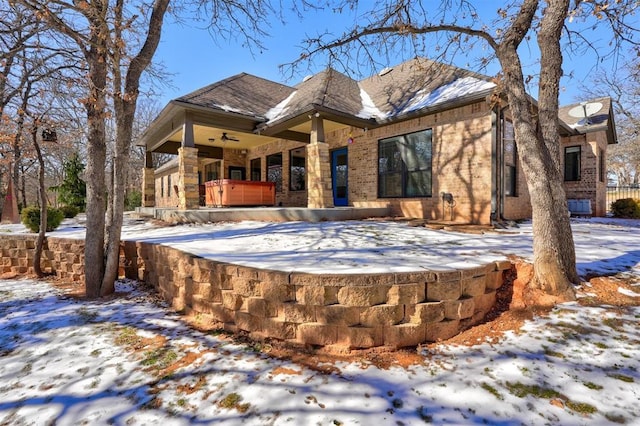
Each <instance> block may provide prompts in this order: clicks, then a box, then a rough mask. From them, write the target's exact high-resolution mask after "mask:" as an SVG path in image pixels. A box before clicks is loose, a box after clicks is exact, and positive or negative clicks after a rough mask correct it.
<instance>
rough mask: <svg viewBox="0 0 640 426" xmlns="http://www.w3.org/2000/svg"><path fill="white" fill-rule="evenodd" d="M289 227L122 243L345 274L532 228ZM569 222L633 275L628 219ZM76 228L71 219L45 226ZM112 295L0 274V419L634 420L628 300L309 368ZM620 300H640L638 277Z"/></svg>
mask: <svg viewBox="0 0 640 426" xmlns="http://www.w3.org/2000/svg"><path fill="white" fill-rule="evenodd" d="M286 225H287V224H264V223H241V224H230V223H227V224H219V225H203V226H178V227H166V228H157V227H152V226H150V225H149V224H148V223H142V222H139V223H135V222H133V223H131V224H130V225H128V226H127V229H126V231H125V238H131V239H133V238H143V239H146V240H147V241H156V242H158V243H162V244H170V245H174V246H176V247H181V248H183V249H185V250H188V251H191V252H194V253H196V254H202V255H206V256H208V257H214V258H218V259H220V260H225V261H229V262H236V263H244V264H251V265H254V266H263V267H270V268H273V267H274V265H278V266H279V267H282V268H285V269H286V270H313V271H318V270H321V271H323V272H328V271H341V272H344V273H347V272H349V271H354V272H355V271H357V272H363V271H364V270H403V269H401V268H409V267H411V268H424V267H432V266H433V267H435V266H437V267H439V269H440V268H443V267H447V266H453V265H457V264H460V263H462V264H473V263H474V262H483V261H485V260H487V259H492V258H493V259H496V258H500V257H502V256H505V255H507V254H517V255H521V256H523V257H529V256H531V249H530V244H531V240H530V239H531V235H530V231H531V230H530V226H529V225H527V224H525V225H523V226H521V227H520V228H517V229H512V230H509V232H508V233H507V232H505V233H501V234H489V235H484V236H478V235H468V234H457V233H446V232H441V231H432V230H426V229H422V228H411V227H408V226H406V225H404V224H400V223H395V224H389V223H386V224H384V226H382V225H380V224H379V223H378V222H358V223H331V222H326V223H320V224H302V223H293V224H288V226H286ZM573 226H574V236H575V240H576V247H577V256H578V264H579V268H580V272H581V273H582V274H586V273H588V272H594V271H597V272H600V273H605V272H607V273H613V272H622V273H624V274H625V275H626V276H628V277H630V278H632V281H633V279H635V281H636V282H638V281H640V269H639V268H640V232H638V231H639V228H640V222H639V221H624V222H623V221H614V220H608V219H592V220H576V221H574V223H573ZM0 232H23V231H22V230H21V229H20V228H19V227H11V226H4V225H2V226H0ZM83 233H84V230H83V229H81V228H77V227H76V225H73V224H67V226H66V227H65V228H63V229H61V230H59V231H57V232H56V233H54V234H59V235H61V236H63V235H64V236H72V235H76V236H79V237H82V235H83ZM391 237H393V238H391ZM0 238H1V237H0ZM342 251H346V252H347V254H343V253H341V252H342ZM314 253H315V254H316V255H317V256H316V257H315V258H314V256H313V254H314ZM402 256H406V257H402ZM395 268H397V269H395ZM117 290H118V291H119V292H121V294H120V295H119V297H117V298H114V299H110V300H103V301H83V300H75V299H71V298H68V297H65V296H64V294H63V292H62V290H60V289H57V288H55V287H53V286H51V285H50V284H48V283H46V282H37V281H31V280H15V279H8V280H0V425H4V424H10V425H23V424H29V425H31V424H33V425H41V424H56V425H77V424H90V425H96V424H98V425H99V424H122V425H124V424H127V425H148V424H158V425H183V424H184V425H186V424H248V425H265V424H276V425H315V424H321V425H325V424H326V425H351V424H360V425H367V424H368V425H386V424H389V425H399V424H400V425H401V424H404V425H414V424H415V425H419V424H428V423H433V424H499V425H519V424H532V425H537V424H556V425H583V424H621V423H624V424H640V405H638V400H639V399H640V371H639V368H640V361H639V360H638V355H639V354H638V348H639V347H640V328H638V322H639V321H640V308H639V307H637V306H636V307H624V308H618V307H611V306H599V307H583V306H580V305H578V304H563V305H560V306H559V307H557V308H556V309H554V310H553V311H552V312H551V313H550V315H548V316H546V317H542V318H536V319H535V320H533V321H529V322H527V323H526V325H525V326H524V328H523V329H521V330H520V331H519V332H517V333H515V332H509V333H507V334H506V335H505V336H504V338H503V339H502V340H501V341H499V342H497V343H496V342H489V341H487V342H484V343H480V344H478V345H475V346H472V347H467V346H453V345H440V346H438V347H437V350H430V351H429V352H426V351H425V352H421V353H420V355H421V356H420V358H419V362H418V363H416V364H414V365H410V366H404V367H403V366H400V365H396V366H392V367H390V368H389V369H381V368H379V367H376V366H375V365H373V364H372V363H371V362H369V361H367V360H366V359H362V360H360V361H352V362H345V361H340V360H337V361H335V362H332V363H326V362H320V363H319V364H318V365H317V366H316V367H315V368H311V367H310V366H304V365H303V364H300V363H297V362H294V361H289V360H282V359H276V358H274V357H270V356H269V352H270V347H269V345H263V344H257V343H256V344H240V343H237V342H234V341H233V340H231V339H229V338H228V337H225V336H223V335H219V334H217V333H204V332H198V331H194V330H193V329H191V328H189V327H188V326H187V325H186V323H185V322H184V321H183V318H181V317H180V316H179V315H178V314H176V313H173V312H171V311H170V310H169V309H168V308H166V307H164V305H162V304H161V303H159V302H158V301H157V300H155V298H154V297H153V294H152V293H151V292H149V291H148V290H146V289H145V288H143V287H141V286H140V285H139V284H137V283H134V282H119V283H118V285H117ZM586 290H588V289H586ZM623 294H627V295H628V296H631V297H639V299H640V287H637V286H634V287H633V289H632V290H629V289H627V290H623Z"/></svg>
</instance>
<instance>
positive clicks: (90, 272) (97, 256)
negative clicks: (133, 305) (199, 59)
mask: <svg viewBox="0 0 640 426" xmlns="http://www.w3.org/2000/svg"><path fill="white" fill-rule="evenodd" d="M98 12H101V13H102V14H104V15H106V6H105V9H104V10H102V11H98ZM96 22H100V23H102V26H97V27H95V28H93V29H92V43H91V48H90V50H89V51H88V52H86V58H87V65H88V66H89V81H90V88H89V98H88V100H87V102H86V104H85V108H86V110H87V124H88V127H89V131H88V137H87V169H86V177H87V180H86V181H87V208H86V214H87V225H86V229H87V231H86V238H85V250H84V274H85V289H86V294H87V297H88V298H97V297H100V295H101V293H102V292H101V287H102V278H103V276H104V270H105V267H104V264H105V245H104V244H105V240H104V229H105V209H106V205H105V201H106V200H105V189H104V185H105V170H104V167H105V159H106V155H107V149H106V142H105V141H106V132H105V111H106V85H107V63H106V60H105V57H106V52H107V46H106V36H107V35H108V29H106V23H105V22H104V21H100V20H99V19H96Z"/></svg>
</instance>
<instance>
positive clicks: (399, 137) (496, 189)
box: [139, 58, 616, 224]
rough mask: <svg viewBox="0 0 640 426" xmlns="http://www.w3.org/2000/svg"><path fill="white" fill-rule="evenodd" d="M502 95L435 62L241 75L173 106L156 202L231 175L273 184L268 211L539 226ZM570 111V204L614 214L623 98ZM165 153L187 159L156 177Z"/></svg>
mask: <svg viewBox="0 0 640 426" xmlns="http://www.w3.org/2000/svg"><path fill="white" fill-rule="evenodd" d="M495 90H496V85H495V84H494V82H493V81H492V80H491V78H489V77H487V76H484V75H480V74H476V73H473V72H470V71H468V70H464V69H460V68H457V67H454V66H451V65H445V64H441V63H437V62H433V61H430V60H428V59H423V58H416V59H412V60H409V61H407V62H404V63H402V64H400V65H397V66H394V67H392V68H385V69H383V70H382V71H380V72H379V73H378V74H377V75H373V76H371V77H369V78H366V79H364V80H360V81H357V80H354V79H352V78H350V77H348V76H346V75H344V74H342V73H339V72H337V71H335V70H333V69H327V70H325V71H322V72H320V73H318V74H315V75H312V76H309V77H307V78H305V79H304V81H302V82H301V83H299V84H298V85H296V86H287V85H284V84H280V83H277V82H273V81H269V80H266V79H263V78H260V77H256V76H253V75H249V74H245V73H242V74H238V75H235V76H232V77H229V78H227V79H225V80H222V81H219V82H217V83H214V84H211V85H209V86H206V87H203V88H202V89H199V90H197V91H195V92H193V93H190V94H187V95H185V96H182V97H180V98H177V99H175V100H173V101H171V102H169V104H168V105H167V106H166V107H165V108H164V109H163V110H162V112H161V113H160V115H159V116H158V117H157V118H156V120H155V121H154V122H153V123H152V124H151V125H150V127H149V128H148V129H147V131H146V132H145V134H144V135H143V136H142V138H141V140H140V142H139V144H140V145H142V146H145V147H146V153H147V155H146V164H145V169H144V184H143V185H144V191H143V194H144V197H143V204H144V206H146V207H153V206H155V207H173V208H178V209H197V208H201V207H203V206H207V205H208V206H213V205H215V204H216V203H213V202H212V201H211V200H210V199H209V195H208V193H206V187H207V185H209V184H211V185H213V184H214V183H215V182H219V181H221V180H227V182H231V183H232V186H233V188H234V189H232V187H231V186H230V187H228V188H227V187H225V189H224V190H225V191H227V190H228V191H231V190H238V188H240V187H241V186H243V185H244V186H246V187H247V188H249V189H252V183H253V182H272V187H273V190H274V194H273V196H274V198H273V199H271V200H270V201H268V202H267V203H266V204H275V205H280V206H285V207H289V206H290V207H309V208H332V207H334V206H353V207H376V206H390V207H391V209H392V212H393V213H394V214H396V215H400V216H405V217H411V218H423V219H428V220H446V221H456V222H467V223H475V224H488V223H491V222H492V221H493V220H501V219H507V220H516V219H524V218H529V217H531V204H530V201H529V196H528V191H527V186H526V183H525V180H524V176H523V173H521V167H520V163H519V162H520V159H519V157H518V152H517V149H516V146H515V141H514V133H513V125H512V123H511V119H510V112H509V108H508V106H505V104H504V103H502V105H499V104H500V103H496V102H494V101H493V100H494V98H495V94H494V91H495ZM492 95H494V96H492ZM532 105H533V106H534V107H535V103H534V102H533V101H532ZM559 115H560V124H561V125H560V128H559V132H560V135H561V140H562V142H561V143H562V147H561V150H560V151H561V156H562V158H561V159H560V164H561V167H562V169H563V170H564V180H565V182H564V183H565V188H566V191H567V196H568V198H570V199H572V200H575V201H580V203H579V204H575V203H574V205H579V206H581V207H580V208H581V209H583V210H585V209H586V207H585V206H588V207H589V209H591V213H592V214H594V215H598V216H601V215H604V214H605V211H606V206H605V192H606V179H605V177H606V169H605V159H606V150H607V146H608V145H609V144H612V143H616V134H615V127H614V120H613V113H612V108H611V101H610V99H608V98H600V99H594V100H591V101H589V102H588V103H582V104H576V105H569V106H567V107H563V108H561V110H560V112H559ZM153 153H161V154H173V155H177V157H175V158H174V160H173V161H172V162H169V163H166V164H165V165H163V166H162V167H160V168H157V169H156V168H154V162H153V156H152V154H153ZM239 181H242V182H239ZM207 182H209V184H207ZM234 183H238V185H237V186H236V185H235V184H234ZM241 183H242V185H241ZM216 188H219V190H220V191H222V189H221V188H222V187H221V186H217V187H216ZM260 204H262V202H260ZM583 213H585V212H583Z"/></svg>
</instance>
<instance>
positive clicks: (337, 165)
mask: <svg viewBox="0 0 640 426" xmlns="http://www.w3.org/2000/svg"><path fill="white" fill-rule="evenodd" d="M348 169H349V161H348V157H347V148H341V149H337V150H335V151H333V152H332V153H331V182H332V186H333V205H334V206H348V205H349V199H348V195H347V194H348V193H349V191H348V182H349V179H348V174H349V171H348Z"/></svg>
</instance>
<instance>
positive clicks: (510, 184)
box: [504, 165, 516, 197]
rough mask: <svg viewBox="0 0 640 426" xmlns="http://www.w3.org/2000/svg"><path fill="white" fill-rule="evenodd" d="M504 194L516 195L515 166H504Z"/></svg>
mask: <svg viewBox="0 0 640 426" xmlns="http://www.w3.org/2000/svg"><path fill="white" fill-rule="evenodd" d="M504 195H507V196H510V197H515V196H516V168H515V166H508V165H507V166H505V167H504Z"/></svg>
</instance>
